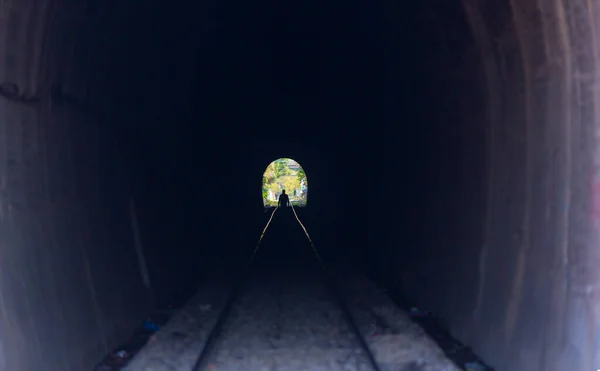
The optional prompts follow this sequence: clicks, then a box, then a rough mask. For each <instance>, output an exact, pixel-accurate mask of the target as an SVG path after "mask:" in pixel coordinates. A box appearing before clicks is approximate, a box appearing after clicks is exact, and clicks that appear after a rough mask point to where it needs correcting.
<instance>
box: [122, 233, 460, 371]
mask: <svg viewBox="0 0 600 371" xmlns="http://www.w3.org/2000/svg"><path fill="white" fill-rule="evenodd" d="M292 226H294V225H292ZM282 228H283V227H282ZM281 230H282V231H283V232H282V235H285V236H288V235H290V236H292V234H291V233H292V232H293V230H291V229H289V230H286V229H281ZM290 231H291V232H290ZM300 233H301V231H300ZM294 240H297V241H302V240H301V239H294ZM292 241H293V240H292V239H291V238H289V237H286V238H279V237H278V238H273V239H272V240H271V241H268V240H267V243H266V244H267V246H266V247H265V248H261V251H260V254H259V255H258V256H257V259H256V261H255V265H254V268H253V273H252V274H250V275H249V276H248V277H246V280H245V282H244V285H243V286H242V288H241V291H240V293H239V296H238V297H237V299H236V300H235V301H234V303H233V306H232V308H231V312H230V315H229V316H228V318H227V320H226V321H225V323H224V324H223V327H222V328H221V333H220V336H219V337H218V338H217V340H216V341H215V343H214V344H213V345H212V347H211V351H210V352H209V353H208V355H207V357H206V359H205V361H204V362H203V364H202V368H201V370H210V371H263V370H265V371H267V370H268V371H296V370H297V371H319V370H332V371H334V370H335V371H337V370H340V371H342V370H360V371H363V370H364V371H366V370H369V371H371V370H373V368H372V366H371V365H370V363H369V361H368V358H367V355H366V354H365V352H364V350H363V349H362V347H361V345H360V342H359V339H358V338H357V336H356V334H355V333H354V331H353V330H352V329H351V327H350V325H349V324H348V323H347V322H346V320H345V318H344V316H343V315H342V310H341V308H340V307H339V305H338V302H337V298H336V296H335V295H334V294H333V293H332V292H331V291H330V288H329V287H328V285H327V284H326V282H327V281H325V280H324V277H323V275H322V273H321V272H320V268H319V266H318V264H317V262H316V260H315V258H314V255H313V254H312V251H311V249H310V246H308V243H306V242H304V241H303V242H304V243H302V244H300V243H297V242H296V243H293V242H292ZM269 245H270V246H271V247H270V248H269ZM280 246H286V249H285V250H284V249H281V248H280ZM288 246H289V247H288ZM294 246H295V247H294ZM276 247H277V248H276ZM334 276H335V281H336V284H337V286H338V288H339V292H340V293H341V294H342V296H343V298H344V301H345V302H346V305H347V306H348V309H349V310H350V312H351V314H352V317H353V318H354V321H355V322H356V323H357V325H358V327H359V330H360V332H361V333H362V335H363V337H364V338H365V339H366V341H367V343H368V345H369V348H370V349H371V351H372V352H373V353H374V355H375V359H376V360H377V362H378V364H379V368H380V369H381V370H382V371H457V370H459V369H458V368H456V367H455V366H454V365H453V364H452V362H450V361H449V360H448V359H447V358H446V357H445V356H444V354H443V352H442V351H441V350H440V349H439V347H438V346H437V345H436V344H435V343H434V342H433V341H432V340H430V339H429V337H428V336H427V335H426V334H425V332H424V331H423V330H422V329H421V328H420V327H419V326H418V325H416V324H415V323H414V322H412V321H411V319H410V318H409V317H408V316H407V315H406V314H405V313H404V312H402V311H401V310H400V309H399V308H397V307H396V306H395V305H394V304H393V302H392V301H391V300H390V299H389V297H388V296H387V295H386V293H385V292H383V291H381V290H379V289H378V288H377V287H376V286H375V284H374V283H372V282H371V281H369V280H368V279H366V278H365V277H364V276H362V275H360V274H358V273H356V272H355V271H352V270H351V269H344V270H341V269H339V270H336V271H335V274H334ZM232 287H233V282H232V279H231V276H228V275H227V274H221V275H220V276H217V277H214V278H213V279H212V280H210V281H209V282H207V283H206V285H204V287H203V288H202V289H201V290H200V291H199V293H198V294H197V295H196V296H195V297H194V298H193V299H192V300H191V301H190V302H189V303H188V305H187V306H186V307H185V308H184V310H182V311H181V312H180V313H179V314H178V315H176V316H175V317H174V318H173V319H172V320H171V321H170V322H169V323H167V325H166V326H165V327H164V328H163V329H161V330H160V331H159V332H157V333H156V334H155V335H154V337H153V338H152V339H151V341H150V342H149V343H148V345H147V346H146V347H145V348H144V349H142V350H141V351H140V352H139V353H138V354H137V355H135V356H134V358H133V359H132V361H131V362H130V363H129V365H128V366H127V367H126V368H124V371H192V367H193V365H194V364H195V362H196V359H197V357H198V355H199V353H200V351H201V350H202V349H203V347H204V345H205V343H206V340H207V336H208V334H209V331H210V330H211V329H212V328H213V327H214V325H215V323H216V320H217V317H218V315H219V313H220V312H221V310H222V309H223V307H224V304H225V301H226V300H227V297H228V295H229V294H230V292H231V288H232Z"/></svg>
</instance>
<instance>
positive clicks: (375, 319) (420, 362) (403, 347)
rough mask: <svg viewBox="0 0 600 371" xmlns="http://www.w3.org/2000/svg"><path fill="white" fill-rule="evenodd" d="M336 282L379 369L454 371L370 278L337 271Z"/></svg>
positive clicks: (384, 370) (422, 331)
mask: <svg viewBox="0 0 600 371" xmlns="http://www.w3.org/2000/svg"><path fill="white" fill-rule="evenodd" d="M335 276H336V284H337V287H338V288H339V290H340V292H341V294H342V295H343V297H344V300H345V302H346V305H347V307H348V309H349V310H350V312H351V314H352V317H353V318H354V320H355V322H356V323H357V325H358V327H359V329H360V331H361V333H362V335H363V337H364V338H365V339H366V340H367V343H368V345H369V348H370V349H371V352H372V353H373V355H374V357H375V360H376V361H377V364H378V365H379V367H380V369H381V370H382V371H458V370H460V369H459V368H458V367H456V365H454V363H452V362H451V361H450V360H449V359H448V358H447V357H446V356H445V355H444V352H443V351H442V350H441V349H440V348H439V347H438V346H437V344H436V343H435V342H433V340H431V339H430V338H429V336H428V335H427V334H426V333H425V331H424V330H423V329H422V328H421V327H419V326H418V325H417V324H416V323H414V322H413V321H412V320H411V319H410V317H409V316H408V315H407V314H406V313H405V312H403V311H402V310H400V309H399V308H398V307H397V306H396V305H395V304H394V303H393V302H392V300H391V299H390V298H389V296H388V295H387V294H386V293H385V292H384V291H383V290H380V289H379V288H378V287H377V286H376V285H375V284H374V283H373V282H372V281H370V280H369V279H367V278H366V277H364V276H362V275H360V274H357V273H356V272H353V271H348V270H344V271H338V272H336V274H335Z"/></svg>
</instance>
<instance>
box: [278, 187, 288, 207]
mask: <svg viewBox="0 0 600 371" xmlns="http://www.w3.org/2000/svg"><path fill="white" fill-rule="evenodd" d="M288 206H290V198H289V197H288V195H287V194H286V193H285V189H284V190H282V191H281V195H280V196H279V207H288Z"/></svg>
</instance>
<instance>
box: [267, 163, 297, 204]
mask: <svg viewBox="0 0 600 371" xmlns="http://www.w3.org/2000/svg"><path fill="white" fill-rule="evenodd" d="M282 192H285V193H287V195H288V197H289V200H290V204H291V205H292V206H295V207H306V206H307V204H308V180H307V177H306V173H305V172H304V169H303V168H302V166H300V164H299V163H298V162H296V161H295V160H292V159H291V158H279V159H277V160H274V161H273V162H271V163H270V164H269V165H268V166H267V168H266V169H265V171H264V173H263V177H262V192H261V195H262V200H263V206H264V207H265V208H272V207H276V206H277V203H278V200H279V196H280V195H281V193H282Z"/></svg>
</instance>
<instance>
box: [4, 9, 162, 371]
mask: <svg viewBox="0 0 600 371" xmlns="http://www.w3.org/2000/svg"><path fill="white" fill-rule="evenodd" d="M55 5H56V7H53V6H50V3H49V2H29V3H27V2H26V3H23V2H3V3H2V5H0V14H2V18H3V22H2V25H3V26H2V29H1V31H0V32H1V35H2V36H1V37H0V39H2V46H1V47H0V48H1V49H0V50H1V52H0V55H2V56H3V58H2V59H1V60H0V81H2V82H7V83H11V84H15V85H16V86H17V87H18V88H19V90H20V93H21V94H22V97H19V98H17V99H15V100H14V99H0V120H1V124H0V184H1V186H0V252H1V255H0V256H1V258H0V274H1V276H2V277H1V279H0V333H1V334H2V335H1V339H0V369H2V370H42V369H44V370H85V369H90V368H91V366H92V365H93V363H94V362H96V361H97V360H99V359H100V358H101V357H102V355H103V354H104V353H106V352H107V351H108V350H109V348H110V347H112V346H114V345H115V343H117V342H119V341H122V340H123V339H124V338H125V337H127V336H129V335H130V333H131V331H132V330H133V326H135V325H137V324H138V322H139V321H140V319H141V318H142V316H143V315H144V314H145V313H147V312H148V311H149V310H150V309H151V303H150V300H149V298H150V297H149V295H148V292H147V290H146V289H145V288H144V286H143V284H142V280H141V275H140V271H139V266H138V261H137V258H136V255H135V250H134V245H133V235H132V231H131V221H130V217H129V209H128V208H129V205H128V203H129V198H130V197H131V196H133V195H132V194H131V189H132V187H131V186H132V180H133V179H131V177H130V176H129V173H128V168H129V164H128V160H127V158H128V155H127V145H126V144H125V138H123V136H122V135H119V133H116V132H115V131H114V130H113V128H112V127H109V126H107V123H106V121H103V120H102V119H99V118H97V117H95V116H94V115H92V114H90V113H89V112H85V111H84V110H82V109H81V107H78V106H77V105H76V104H75V105H74V104H61V103H60V102H59V101H58V100H57V99H56V98H57V96H56V95H55V96H53V97H50V96H49V93H50V92H49V90H50V85H51V84H53V83H57V82H58V83H61V84H63V88H64V89H65V90H66V91H68V92H69V94H72V95H75V96H77V97H78V99H82V98H86V99H87V98H90V97H94V96H98V89H100V88H101V85H98V84H101V83H102V80H101V79H100V80H95V76H96V73H99V74H101V73H102V71H93V70H89V69H88V68H91V67H93V66H90V65H89V64H86V63H83V61H84V60H85V59H86V58H88V57H91V56H92V55H91V54H88V55H86V52H87V53H91V52H94V53H102V52H105V50H103V49H102V45H101V44H95V45H94V49H95V50H91V45H85V44H84V45H82V43H85V42H92V41H93V40H86V39H84V38H83V36H82V35H84V33H83V31H84V30H85V29H86V27H91V26H92V24H93V23H94V21H95V18H94V17H90V18H87V20H88V22H89V23H86V22H84V21H85V20H86V18H85V17H84V15H85V11H90V12H92V13H93V11H94V9H91V8H90V9H83V8H82V7H83V5H85V4H80V7H77V8H71V9H70V7H69V6H66V7H61V5H62V4H55ZM86 69H88V70H86ZM21 98H23V99H30V98H39V100H34V101H32V102H29V103H26V102H23V99H21Z"/></svg>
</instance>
